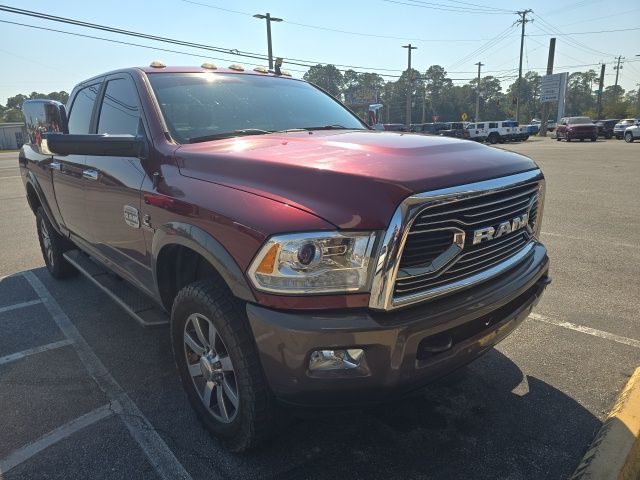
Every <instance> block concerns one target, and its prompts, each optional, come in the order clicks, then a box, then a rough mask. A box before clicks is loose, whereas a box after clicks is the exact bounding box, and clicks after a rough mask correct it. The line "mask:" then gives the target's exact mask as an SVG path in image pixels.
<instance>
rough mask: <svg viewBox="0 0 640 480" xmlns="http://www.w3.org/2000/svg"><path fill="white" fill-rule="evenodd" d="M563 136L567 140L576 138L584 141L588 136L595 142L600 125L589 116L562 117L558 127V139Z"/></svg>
mask: <svg viewBox="0 0 640 480" xmlns="http://www.w3.org/2000/svg"><path fill="white" fill-rule="evenodd" d="M563 138H564V139H565V140H566V141H567V142H570V141H571V140H576V139H580V141H581V142H584V140H585V139H587V138H588V139H589V140H591V141H592V142H595V141H596V140H597V139H598V127H597V126H596V124H595V123H593V120H591V119H590V118H589V117H565V118H562V119H560V123H559V125H558V127H557V128H556V140H558V141H560V140H562V139H563Z"/></svg>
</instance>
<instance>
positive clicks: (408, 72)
mask: <svg viewBox="0 0 640 480" xmlns="http://www.w3.org/2000/svg"><path fill="white" fill-rule="evenodd" d="M402 48H406V49H408V53H409V60H408V66H407V114H406V118H405V124H406V127H407V132H408V131H410V130H411V85H412V82H411V50H417V49H418V47H412V46H411V44H409V45H403V46H402Z"/></svg>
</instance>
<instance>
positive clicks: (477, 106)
mask: <svg viewBox="0 0 640 480" xmlns="http://www.w3.org/2000/svg"><path fill="white" fill-rule="evenodd" d="M474 65H478V85H477V89H476V116H475V118H474V119H473V121H474V122H476V123H477V122H479V121H480V67H482V66H484V63H482V62H478V63H476V64H474Z"/></svg>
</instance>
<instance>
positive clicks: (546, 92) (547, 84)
mask: <svg viewBox="0 0 640 480" xmlns="http://www.w3.org/2000/svg"><path fill="white" fill-rule="evenodd" d="M564 76H566V73H554V74H552V75H544V76H543V77H542V78H541V79H540V101H541V102H542V103H545V102H557V101H558V100H559V99H560V91H561V88H560V87H561V85H562V81H563V80H564V78H563V77H564Z"/></svg>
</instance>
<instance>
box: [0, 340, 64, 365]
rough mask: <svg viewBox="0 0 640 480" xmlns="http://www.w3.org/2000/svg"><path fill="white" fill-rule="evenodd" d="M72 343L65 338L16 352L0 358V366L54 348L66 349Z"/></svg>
mask: <svg viewBox="0 0 640 480" xmlns="http://www.w3.org/2000/svg"><path fill="white" fill-rule="evenodd" d="M72 343H73V342H72V341H71V340H69V339H68V338H65V339H64V340H60V341H59V342H53V343H47V344H46V345H40V346H39V347H33V348H28V349H27V350H22V351H21V352H16V353H12V354H11V355H6V356H4V357H0V365H4V364H5V363H10V362H15V361H16V360H20V359H21V358H25V357H28V356H30V355H35V354H36V353H42V352H48V351H49V350H55V349H56V348H61V347H66V346H67V345H71V344H72Z"/></svg>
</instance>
